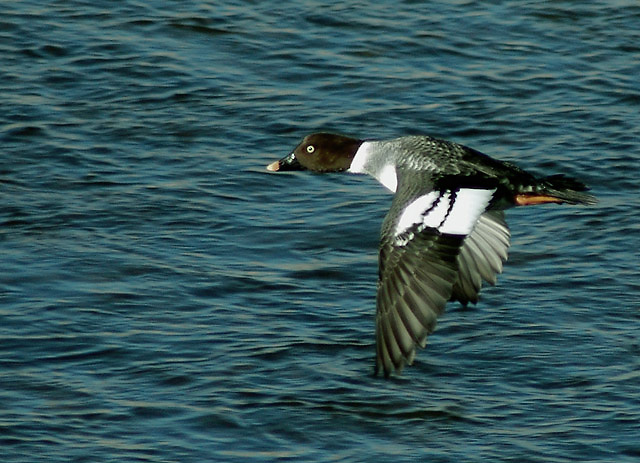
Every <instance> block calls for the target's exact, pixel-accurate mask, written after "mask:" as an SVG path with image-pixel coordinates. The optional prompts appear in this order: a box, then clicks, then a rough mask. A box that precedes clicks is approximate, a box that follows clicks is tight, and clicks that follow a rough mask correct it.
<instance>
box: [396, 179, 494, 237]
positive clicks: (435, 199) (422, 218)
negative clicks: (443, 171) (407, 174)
mask: <svg viewBox="0 0 640 463" xmlns="http://www.w3.org/2000/svg"><path fill="white" fill-rule="evenodd" d="M495 191H496V190H495V189H492V190H486V189H480V188H461V189H460V190H457V191H453V192H452V191H444V192H439V191H432V192H430V193H427V194H425V195H422V196H418V197H417V198H416V199H414V200H413V201H412V202H411V203H409V205H408V206H407V207H406V208H405V209H404V211H403V212H402V214H401V215H400V218H399V219H398V222H397V224H396V228H395V236H396V240H397V244H398V245H401V246H402V245H405V244H406V243H407V242H408V241H409V240H410V239H411V238H412V237H413V235H412V234H411V235H410V236H408V237H403V236H401V235H402V234H404V233H406V232H407V231H409V229H411V228H412V227H414V226H417V229H416V230H412V231H414V232H418V233H419V232H421V231H422V230H424V229H425V228H435V229H436V230H438V232H440V233H445V234H450V235H465V236H466V235H468V234H469V233H471V231H472V230H473V227H474V226H475V224H476V222H477V220H478V218H479V217H480V215H481V214H482V213H484V211H485V210H486V208H487V206H488V205H489V202H490V201H491V198H492V197H493V194H494V193H495Z"/></svg>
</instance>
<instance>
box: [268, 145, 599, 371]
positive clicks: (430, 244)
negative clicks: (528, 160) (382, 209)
mask: <svg viewBox="0 0 640 463" xmlns="http://www.w3.org/2000/svg"><path fill="white" fill-rule="evenodd" d="M267 168H268V169H269V170H270V171H285V170H307V169H308V170H313V171H316V172H339V171H349V172H352V173H365V174H369V175H371V176H373V177H374V178H376V179H377V180H378V181H379V182H380V183H382V184H383V185H384V186H385V187H386V188H388V189H389V190H390V191H392V192H394V193H395V196H394V198H393V202H392V204H391V209H390V210H389V213H388V214H387V216H386V218H385V220H384V222H383V225H382V232H381V241H380V257H379V279H378V294H377V312H376V370H375V371H376V373H377V372H379V371H380V370H382V371H383V372H384V374H385V376H388V375H389V374H390V373H391V372H393V371H394V370H397V371H400V370H402V368H403V366H404V365H405V364H406V363H408V364H411V363H412V362H413V359H414V356H415V350H416V349H415V348H416V345H418V346H420V347H424V345H425V342H426V337H427V335H428V334H429V333H431V332H432V331H433V330H434V329H435V325H436V319H437V317H438V316H439V315H440V314H442V312H444V307H445V305H446V303H447V301H448V300H458V301H460V302H461V303H463V304H467V303H468V302H477V300H478V293H479V291H480V288H481V285H482V280H485V281H487V282H489V283H491V284H494V283H495V281H496V275H497V274H498V273H500V272H501V271H502V264H503V262H504V261H505V260H506V259H507V249H508V248H509V237H510V233H509V229H508V227H507V224H506V222H505V220H504V212H503V210H504V209H507V208H509V207H512V206H518V205H531V204H541V203H549V202H553V203H569V204H593V203H595V198H594V197H593V196H591V195H589V194H587V193H585V190H586V187H585V186H584V185H583V184H582V183H580V182H578V181H576V180H573V179H570V178H568V177H564V176H561V175H556V176H551V177H545V178H542V179H538V178H536V177H534V176H533V175H531V174H529V173H527V172H525V171H524V170H522V169H520V168H518V167H516V166H515V165H513V164H510V163H506V162H501V161H497V160H495V159H492V158H490V157H488V156H486V155H484V154H482V153H480V152H478V151H475V150H473V149H471V148H467V147H465V146H462V145H459V144H456V143H451V142H447V141H443V140H438V139H435V138H431V137H428V136H409V137H401V138H396V139H392V140H367V141H365V140H358V139H354V138H350V137H345V136H342V135H335V134H327V133H318V134H312V135H309V136H307V137H305V139H304V140H303V141H302V143H300V144H299V145H298V146H297V147H296V149H295V150H294V151H293V152H292V153H291V154H289V155H288V156H286V157H285V158H283V159H282V160H280V161H276V162H274V163H272V164H270V165H269V166H268V167H267Z"/></svg>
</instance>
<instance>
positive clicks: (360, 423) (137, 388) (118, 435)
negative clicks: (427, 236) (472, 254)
mask: <svg viewBox="0 0 640 463" xmlns="http://www.w3.org/2000/svg"><path fill="white" fill-rule="evenodd" d="M220 3H223V4H224V6H219V4H220ZM1 8H2V14H1V15H0V59H1V62H2V66H1V67H0V109H1V110H0V142H1V143H0V147H1V148H0V201H1V202H0V255H1V262H2V265H1V266H0V410H1V412H0V452H1V454H2V461H3V462H38V461H42V462H124V461H148V462H203V461H225V462H247V461H256V462H269V461H276V460H277V461H303V462H327V461H340V462H368V461H393V462H413V461H430V462H451V461H455V462H458V461H465V462H472V461H477V462H485V461H518V462H520V461H527V462H575V461H582V462H586V461H589V462H611V461H616V462H632V461H633V462H636V461H638V459H639V458H640V399H639V397H640V395H639V394H640V340H639V333H640V271H639V270H638V263H639V257H640V255H639V254H640V252H639V247H640V246H639V245H640V212H639V211H640V195H639V193H640V191H639V190H640V188H639V186H640V184H639V182H638V172H639V170H638V169H639V165H640V164H639V163H640V137H638V130H639V128H640V84H639V83H638V82H639V81H638V76H639V75H640V28H639V27H638V24H639V23H640V5H638V3H637V2H636V1H631V0H628V1H623V0H621V1H614V0H610V1H606V0H602V1H598V2H578V1H570V0H563V1H554V2H539V1H526V2H522V1H515V0H496V1H492V2H478V3H476V2H468V1H463V0H452V1H440V2H418V1H404V2H391V1H382V2H346V3H345V2H322V1H319V0H306V1H301V2H290V1H287V0H285V1H271V0H266V1H260V2H255V1H239V0H233V1H227V2H168V1H163V0H151V1H147V2H137V1H131V0H126V1H122V2H106V1H102V0H97V1H96V0H94V1H92V2H81V1H75V2H68V1H50V2H45V3H43V2H40V1H38V2H35V1H21V2H1ZM317 130H334V131H339V132H343V133H348V134H351V135H355V136H360V137H368V138H373V137H375V138H387V137H393V136H399V135H405V134H414V133H426V134H431V135H435V136H439V137H444V138H447V139H452V140H456V141H459V142H462V143H465V144H467V145H470V146H473V147H475V148H477V149H479V150H481V151H484V152H486V153H488V154H490V155H492V156H494V157H497V158H500V159H504V160H510V161H516V162H517V163H518V164H520V165H521V166H522V167H525V168H527V169H531V170H533V171H534V172H539V173H545V174H551V173H558V172H564V173H567V174H572V175H575V176H576V177H578V178H580V179H582V180H583V181H585V182H586V183H588V184H589V185H590V186H591V187H592V189H593V191H594V193H595V194H596V195H597V196H598V197H599V199H600V202H599V204H598V205H597V206H594V207H588V208H587V207H572V206H563V207H559V206H540V207H536V208H522V209H518V210H512V211H510V212H509V214H508V219H509V224H510V226H511V229H512V232H513V240H512V241H513V244H512V248H511V252H510V258H509V262H508V263H507V266H506V268H505V272H504V274H503V275H501V277H500V279H499V283H498V285H497V287H495V288H486V289H485V290H484V291H483V298H482V300H481V302H480V303H479V304H478V305H476V306H473V307H469V308H467V309H463V308H461V307H459V306H458V305H456V304H450V306H449V307H448V311H447V314H445V316H444V317H442V319H441V320H440V323H439V326H438V329H437V330H436V332H435V333H434V334H433V335H432V336H431V337H430V338H429V344H428V346H427V349H426V350H425V351H421V352H420V353H419V354H418V358H417V361H416V364H415V365H414V366H413V367H411V368H408V369H406V370H405V372H404V373H403V375H402V376H400V377H397V378H394V379H391V380H384V379H382V378H375V377H373V376H372V375H371V373H372V371H373V357H374V331H373V320H374V318H373V317H374V310H375V300H374V299H375V285H376V274H377V263H376V259H377V246H378V231H379V227H380V223H381V221H382V218H383V217H384V214H385V213H386V211H387V209H388V207H389V204H390V196H389V195H388V194H387V193H386V192H385V191H384V189H383V188H382V187H380V186H379V185H378V184H377V183H376V182H375V181H373V180H371V179H367V178H361V177H356V176H348V175H333V176H329V175H328V176H319V175H312V174H304V173H300V174H281V175H274V174H268V173H267V172H266V170H265V166H266V164H267V163H269V162H271V161H274V160H276V159H278V158H280V157H282V156H283V155H285V154H287V153H288V152H289V150H290V149H291V148H293V147H294V146H295V145H296V144H297V143H298V141H299V139H300V138H301V137H302V136H304V135H306V134H307V133H309V132H312V131H317Z"/></svg>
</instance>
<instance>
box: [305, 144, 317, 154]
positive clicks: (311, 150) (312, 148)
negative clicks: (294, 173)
mask: <svg viewBox="0 0 640 463" xmlns="http://www.w3.org/2000/svg"><path fill="white" fill-rule="evenodd" d="M315 150H316V147H315V146H313V145H309V146H307V153H309V154H311V153H313V152H314V151H315Z"/></svg>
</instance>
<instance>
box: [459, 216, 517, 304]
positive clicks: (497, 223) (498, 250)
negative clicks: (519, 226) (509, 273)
mask: <svg viewBox="0 0 640 463" xmlns="http://www.w3.org/2000/svg"><path fill="white" fill-rule="evenodd" d="M510 237H511V233H510V232H509V227H507V223H506V222H505V220H504V212H503V211H487V212H485V213H484V214H482V215H481V216H480V218H478V221H477V222H476V225H475V227H474V229H473V231H472V232H471V234H469V235H468V236H467V237H466V238H465V239H464V241H463V243H462V247H461V248H460V254H458V270H459V271H458V279H457V281H456V282H455V284H454V285H453V294H452V296H451V299H452V300H457V301H460V302H461V303H462V304H465V305H466V304H468V303H469V302H473V303H476V302H478V293H479V292H480V288H481V287H482V280H485V281H486V282H487V283H489V284H492V285H494V284H496V275H497V274H498V273H502V264H503V262H504V261H506V260H507V250H508V249H509V238H510Z"/></svg>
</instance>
